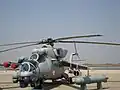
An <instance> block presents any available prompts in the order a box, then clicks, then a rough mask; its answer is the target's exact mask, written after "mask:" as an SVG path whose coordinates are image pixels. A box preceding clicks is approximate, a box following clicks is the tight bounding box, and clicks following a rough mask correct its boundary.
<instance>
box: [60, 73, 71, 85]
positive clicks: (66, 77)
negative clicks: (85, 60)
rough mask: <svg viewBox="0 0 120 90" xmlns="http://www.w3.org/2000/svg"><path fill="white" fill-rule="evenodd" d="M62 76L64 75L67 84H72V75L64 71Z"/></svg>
mask: <svg viewBox="0 0 120 90" xmlns="http://www.w3.org/2000/svg"><path fill="white" fill-rule="evenodd" d="M62 77H64V78H65V79H66V80H67V81H68V83H69V84H72V77H69V76H68V74H66V73H64V74H63V75H62Z"/></svg>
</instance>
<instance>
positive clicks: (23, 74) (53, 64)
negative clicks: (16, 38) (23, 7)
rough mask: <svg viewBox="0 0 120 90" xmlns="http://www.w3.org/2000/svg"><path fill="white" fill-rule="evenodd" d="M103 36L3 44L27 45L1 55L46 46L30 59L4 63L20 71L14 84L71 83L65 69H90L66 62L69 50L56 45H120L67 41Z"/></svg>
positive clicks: (36, 50)
mask: <svg viewBox="0 0 120 90" xmlns="http://www.w3.org/2000/svg"><path fill="white" fill-rule="evenodd" d="M97 36H102V35H85V36H72V37H63V38H57V39H52V38H48V39H46V40H42V41H35V42H22V43H11V44H3V45H0V46H11V45H20V44H27V45H24V46H19V47H15V48H10V49H6V50H2V51H0V53H3V52H7V51H10V50H14V49H19V48H23V47H28V46H33V45H39V44H44V45H43V46H42V48H40V49H34V50H33V51H32V55H31V56H30V57H29V58H20V59H19V60H18V62H17V63H14V64H13V62H11V63H9V62H8V63H7V62H6V63H3V66H4V65H5V66H10V65H11V64H12V67H14V68H19V71H18V72H16V74H14V75H13V79H16V80H15V81H14V82H16V83H17V82H19V84H20V87H21V88H24V87H27V86H28V84H30V85H31V87H34V88H36V87H40V88H41V87H42V85H43V82H44V80H47V79H51V80H53V81H54V80H56V79H61V78H63V77H64V78H65V79H66V80H67V81H68V82H71V78H69V76H68V74H66V73H65V70H64V67H65V66H66V67H70V65H71V68H76V67H78V68H80V69H88V67H87V66H82V65H78V64H74V63H72V62H69V61H65V60H64V58H65V56H66V55H67V52H68V51H67V50H66V49H63V48H55V47H54V43H88V44H103V45H120V44H118V43H104V42H88V41H67V39H73V38H85V37H97Z"/></svg>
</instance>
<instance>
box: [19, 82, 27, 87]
mask: <svg viewBox="0 0 120 90" xmlns="http://www.w3.org/2000/svg"><path fill="white" fill-rule="evenodd" d="M27 86H28V84H27V83H25V82H23V81H20V87H21V88H25V87H27Z"/></svg>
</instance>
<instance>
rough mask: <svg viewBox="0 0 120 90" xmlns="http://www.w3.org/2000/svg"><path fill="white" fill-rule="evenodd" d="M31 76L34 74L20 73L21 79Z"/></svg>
mask: <svg viewBox="0 0 120 90" xmlns="http://www.w3.org/2000/svg"><path fill="white" fill-rule="evenodd" d="M31 75H33V72H28V71H25V72H21V73H20V76H21V77H27V76H31Z"/></svg>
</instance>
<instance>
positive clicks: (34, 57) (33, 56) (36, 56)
mask: <svg viewBox="0 0 120 90" xmlns="http://www.w3.org/2000/svg"><path fill="white" fill-rule="evenodd" d="M37 58H38V55H37V54H32V56H31V57H30V59H32V60H36V59H37Z"/></svg>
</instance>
